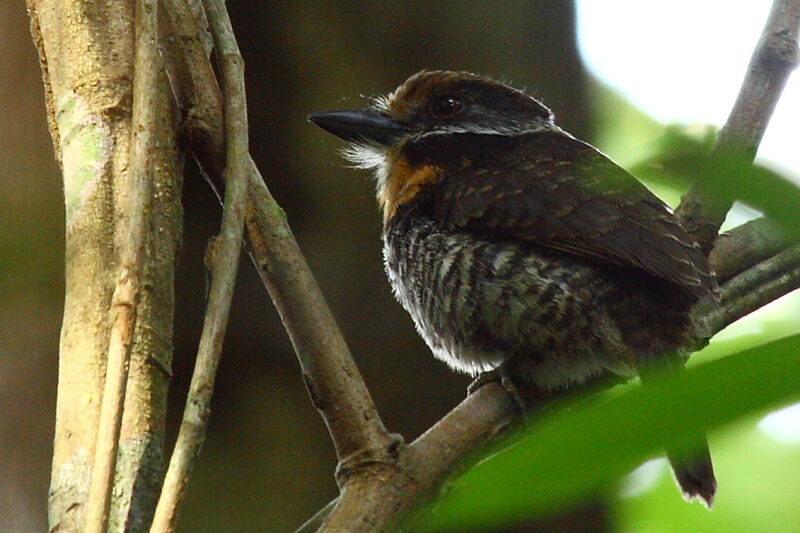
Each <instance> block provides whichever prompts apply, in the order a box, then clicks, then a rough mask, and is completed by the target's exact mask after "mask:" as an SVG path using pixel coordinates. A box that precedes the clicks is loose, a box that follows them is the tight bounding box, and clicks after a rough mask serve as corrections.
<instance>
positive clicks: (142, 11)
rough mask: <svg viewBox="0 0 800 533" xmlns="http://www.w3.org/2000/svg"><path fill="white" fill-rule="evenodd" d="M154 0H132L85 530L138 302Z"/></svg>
mask: <svg viewBox="0 0 800 533" xmlns="http://www.w3.org/2000/svg"><path fill="white" fill-rule="evenodd" d="M157 5H158V2H157V0H137V2H136V18H135V28H136V45H135V46H136V55H135V63H134V77H133V118H132V125H131V155H130V162H131V163H130V165H131V167H130V171H129V172H128V174H127V179H124V181H123V183H121V187H120V188H121V190H123V191H124V194H123V198H124V200H123V201H124V202H125V204H126V205H125V209H124V211H123V212H124V213H126V214H127V216H126V217H124V218H123V219H122V220H121V222H120V224H121V226H122V227H121V231H120V236H121V238H120V240H119V246H120V268H119V276H118V278H117V283H116V287H115V289H114V294H113V296H112V300H111V309H110V314H111V332H110V336H109V342H108V352H107V353H108V359H107V364H106V378H105V386H104V389H103V400H102V404H101V408H100V420H99V423H98V428H97V441H96V444H95V450H94V452H95V453H94V463H93V466H92V479H91V484H90V488H89V499H88V503H87V509H86V524H85V531H87V532H91V533H100V532H102V531H104V530H105V525H106V521H107V519H108V509H109V505H110V502H111V495H112V492H113V480H114V469H115V466H116V460H117V448H118V444H119V434H120V427H121V426H122V411H123V405H124V402H125V387H126V384H127V380H128V362H129V359H130V353H131V346H132V339H133V331H134V326H135V323H136V314H137V308H138V305H139V295H140V293H139V288H140V287H139V285H140V283H139V282H140V277H141V275H142V269H143V262H144V258H145V235H146V233H147V227H148V217H149V206H150V191H151V189H152V179H153V176H152V162H151V151H152V147H153V143H154V142H155V139H154V136H153V130H154V129H155V120H156V111H157V105H156V89H157V84H158V72H159V70H160V60H159V56H158V50H157V48H156V35H157V16H158V14H157Z"/></svg>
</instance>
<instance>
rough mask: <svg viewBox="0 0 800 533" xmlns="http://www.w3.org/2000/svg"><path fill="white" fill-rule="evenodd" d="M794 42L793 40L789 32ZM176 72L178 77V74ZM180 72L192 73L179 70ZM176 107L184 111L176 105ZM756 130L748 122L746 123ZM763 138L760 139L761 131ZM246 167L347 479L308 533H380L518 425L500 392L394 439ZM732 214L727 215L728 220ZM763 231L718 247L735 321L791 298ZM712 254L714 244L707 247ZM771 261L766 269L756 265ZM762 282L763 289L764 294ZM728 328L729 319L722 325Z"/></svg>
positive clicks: (184, 89) (262, 269)
mask: <svg viewBox="0 0 800 533" xmlns="http://www.w3.org/2000/svg"><path fill="white" fill-rule="evenodd" d="M174 1H180V0H174ZM779 5H785V6H789V7H787V8H786V9H788V10H789V11H791V9H794V8H793V7H791V6H795V5H797V2H794V3H787V2H780V1H778V2H776V6H779ZM776 9H779V7H775V8H774V9H773V15H771V17H770V21H771V22H770V23H769V24H768V25H767V29H766V30H765V35H767V36H769V35H773V33H774V31H773V30H774V27H773V26H774V24H773V25H771V24H772V22H774V19H775V18H779V17H777V16H776V15H774V13H775V12H776ZM791 12H794V11H791ZM790 19H791V17H790ZM792 20H794V19H792ZM795 22H797V21H796V20H795ZM795 27H796V26H795ZM792 31H794V30H792ZM788 34H789V35H791V34H792V33H791V31H790V32H789V33H788ZM794 34H796V31H794ZM198 42H199V40H197V39H195V40H189V41H188V44H187V47H189V48H191V49H192V50H194V52H192V53H193V54H194V57H202V52H200V51H199V49H197V47H198V46H199V45H198V44H197V43H198ZM765 42H770V39H767V38H765V39H762V43H761V45H760V46H759V50H761V49H763V48H764V47H765V46H766V45H765V44H764V43H765ZM795 42H796V41H795ZM192 43H194V44H192ZM770 46H772V45H770ZM184 53H186V52H184ZM760 54H761V52H757V53H756V56H757V57H761V55H760ZM754 61H755V59H754ZM187 63H188V62H187ZM757 63H758V65H762V63H763V62H762V61H761V60H759V61H758V62H757ZM764 64H765V65H766V66H767V68H766V70H767V71H769V72H766V73H756V74H758V75H756V74H753V75H751V76H748V79H747V80H745V84H744V86H743V88H742V93H741V96H740V101H739V102H738V103H737V106H736V108H735V109H734V111H733V112H732V117H731V119H729V121H728V125H726V128H727V130H729V131H730V133H726V134H724V135H721V140H720V143H719V144H720V146H721V147H720V148H719V150H722V148H727V145H728V144H729V143H731V142H732V141H726V140H725V139H726V138H737V139H739V137H736V136H731V135H732V134H733V133H732V132H738V131H740V127H741V126H740V124H741V120H742V119H741V118H738V117H735V116H734V115H737V114H740V113H742V112H743V111H742V109H751V108H754V109H757V111H756V114H757V115H758V117H759V121H758V122H759V123H761V124H763V125H765V124H766V121H767V120H768V118H769V115H770V114H771V112H772V108H773V107H774V101H773V104H772V105H771V106H755V107H753V105H754V104H753V101H754V100H752V99H756V100H758V101H761V99H763V95H760V94H758V93H757V91H753V90H751V86H752V85H753V84H755V83H756V82H757V80H761V79H764V78H763V76H768V77H769V79H774V74H773V73H772V70H780V69H783V70H786V74H784V75H783V79H784V81H785V77H786V75H788V67H786V66H785V65H777V67H776V65H775V64H774V62H773V63H769V62H767V63H764ZM762 66H763V65H762ZM172 67H173V68H175V65H174V64H173V65H172ZM181 68H191V67H180V66H178V67H177V70H180V69H181ZM759 68H760V67H759ZM170 78H171V80H172V82H173V90H174V91H175V93H176V95H181V94H183V95H186V94H198V93H204V92H208V93H213V92H214V90H215V89H214V87H212V85H214V84H213V79H212V78H211V77H210V76H185V75H183V76H182V75H177V76H175V75H171V76H170ZM754 80H756V81H754ZM768 92H769V94H771V95H772V96H771V98H772V99H773V100H775V99H776V98H777V95H778V94H779V93H780V87H777V88H776V86H775V85H770V86H769V91H768ZM178 100H179V102H180V101H181V97H180V96H178ZM184 100H189V99H187V98H184ZM194 118H197V117H194ZM753 120H754V119H753V117H750V118H748V119H746V122H752V121H753ZM212 123H213V121H204V120H202V117H201V120H198V121H197V124H199V125H200V127H199V128H198V132H199V133H198V134H199V136H200V138H203V137H204V136H205V137H207V138H212V137H213V135H214V133H215V132H213V131H210V130H208V128H209V127H210V128H212V129H213V126H208V124H212ZM204 128H206V129H204ZM760 131H761V133H763V126H762V129H761V130H760ZM761 133H758V135H757V138H754V139H753V143H752V147H755V146H757V144H758V141H759V140H760V135H761ZM748 135H749V134H748ZM737 142H738V141H737ZM193 147H194V150H195V152H196V153H197V152H198V145H197V144H193ZM198 155H201V154H198ZM206 155H207V157H206V158H205V159H203V160H201V163H202V165H203V167H204V168H205V170H206V171H207V172H209V174H211V175H214V176H218V171H217V170H216V169H217V167H218V165H216V164H214V161H215V160H216V161H219V160H220V158H221V154H219V153H216V152H214V151H212V152H211V153H210V154H206ZM249 164H250V168H249V171H250V183H249V191H248V193H249V199H248V205H247V215H246V224H247V228H248V237H249V240H250V244H251V256H252V257H253V259H254V262H255V264H256V266H257V268H258V271H259V274H260V275H261V277H262V280H263V281H264V284H265V286H266V287H267V289H268V290H269V292H270V295H271V297H272V299H273V302H274V303H275V305H276V307H277V308H278V311H279V313H280V315H281V318H282V320H283V322H284V324H285V326H286V328H287V331H288V333H289V335H290V337H291V339H292V342H293V344H294V347H295V350H296V351H297V354H298V358H299V360H300V363H301V366H302V369H303V375H304V379H305V381H306V384H307V386H308V388H309V392H310V395H311V398H312V401H313V402H314V404H315V406H316V407H317V408H318V409H319V411H320V412H321V414H322V416H323V418H324V419H325V421H326V423H327V425H328V429H329V432H330V434H331V437H332V439H333V441H334V444H335V446H336V450H337V455H338V458H339V462H340V465H339V472H340V474H343V475H340V476H339V481H340V485H341V488H342V492H341V494H340V496H339V498H338V499H337V500H336V502H335V503H333V504H332V505H329V506H328V507H326V509H329V510H330V513H329V514H328V515H327V516H324V515H325V513H320V515H318V516H317V518H316V520H315V521H314V522H312V523H311V525H313V527H317V526H320V529H319V530H320V531H341V530H343V529H347V530H348V531H375V530H380V529H383V528H386V527H388V526H389V525H390V524H391V523H392V522H393V521H394V520H396V518H397V516H398V515H399V514H401V513H403V512H405V511H408V510H410V509H412V508H413V507H414V505H416V504H417V503H418V502H420V501H421V500H422V499H424V498H425V497H428V496H429V495H430V494H432V493H433V492H434V491H435V490H436V489H437V488H438V487H440V486H441V485H442V483H443V482H444V481H445V480H446V479H447V478H448V477H449V476H451V475H452V474H453V472H454V471H455V470H456V469H457V468H458V467H459V465H461V464H463V460H464V458H465V457H466V456H468V455H469V454H470V453H473V452H474V451H475V450H476V449H477V448H479V447H480V446H482V445H484V444H485V443H487V442H489V441H490V440H491V439H492V438H493V437H494V436H495V435H496V434H497V433H498V432H500V431H501V430H502V429H503V428H505V427H506V426H508V425H509V424H511V423H513V422H514V421H515V420H516V418H517V414H516V413H515V411H514V409H513V406H512V404H511V402H510V401H509V399H508V397H507V394H506V393H505V392H504V391H503V390H502V388H501V387H499V386H497V385H496V384H489V385H487V386H485V387H482V388H481V389H479V390H478V391H477V392H476V393H475V394H473V395H471V396H469V397H468V398H466V399H465V400H464V401H463V402H462V403H461V404H459V405H458V406H456V407H455V408H454V409H453V410H452V411H451V412H450V413H449V414H448V415H447V416H446V417H445V418H443V419H442V420H441V421H439V422H438V423H437V424H436V425H434V426H433V427H432V428H431V429H430V430H428V431H427V432H426V433H425V434H424V435H422V436H421V437H419V438H418V439H417V440H416V441H415V442H413V443H412V444H410V445H408V446H404V445H402V443H401V442H400V441H398V440H397V439H396V438H394V437H392V436H391V435H389V434H388V432H386V430H385V429H384V427H383V424H382V423H381V421H380V418H379V417H378V414H377V412H376V410H375V407H374V405H373V403H372V400H371V398H370V396H369V393H368V391H367V389H366V386H365V385H364V383H363V380H362V379H361V376H360V374H359V373H358V370H357V369H356V367H355V365H354V363H353V361H352V358H351V357H350V355H349V352H348V351H347V347H346V345H345V343H344V340H343V339H342V337H341V334H340V333H339V331H338V329H337V327H336V325H335V323H334V322H333V319H332V317H331V315H330V312H329V310H328V308H327V306H326V305H325V302H324V299H323V297H322V295H321V293H320V291H319V289H318V287H317V285H316V282H315V281H314V279H313V277H312V276H311V274H310V272H309V270H308V267H307V265H306V263H305V261H304V259H303V257H302V255H301V254H300V252H299V250H298V248H297V244H296V242H295V241H294V238H293V237H292V234H291V231H290V229H289V227H288V224H287V223H286V219H285V215H284V213H283V211H282V210H281V209H280V207H278V206H277V204H276V203H275V202H274V200H273V199H272V197H271V196H270V194H269V191H268V189H267V188H266V186H265V185H264V183H263V180H262V179H261V176H260V175H259V174H258V170H257V169H256V167H255V165H254V164H252V162H250V163H249ZM697 194H699V193H696V192H695V193H689V195H687V197H686V199H685V200H684V207H683V208H682V210H681V211H680V213H681V214H682V216H685V217H687V218H689V219H692V218H693V217H694V219H696V220H700V218H701V217H702V216H705V215H703V214H700V215H694V214H693V213H694V211H693V208H694V207H693V206H694V205H695V204H696V205H697V206H700V204H701V203H702V202H703V200H702V199H701V200H697V198H695V197H696V195H697ZM727 209H728V208H727V207H725V208H724V209H723V211H727ZM723 215H724V212H723ZM767 225H768V223H762V222H754V223H752V224H748V225H745V226H743V227H742V228H737V230H734V231H733V232H731V234H730V236H729V237H725V238H723V239H720V241H719V250H720V252H719V253H715V254H713V255H712V258H711V259H712V263H713V264H714V265H715V266H716V268H717V269H718V270H719V272H720V279H721V281H726V280H728V279H730V281H729V282H728V283H723V288H722V291H723V295H724V296H725V298H726V299H725V300H723V309H725V308H726V307H725V305H728V307H727V309H729V311H728V313H729V314H728V315H727V316H728V317H729V318H731V317H733V316H734V315H737V313H740V312H741V310H743V309H745V306H742V305H739V304H738V303H736V302H737V299H736V298H734V297H733V296H732V295H733V294H756V293H758V292H759V288H760V287H762V286H763V287H770V289H769V291H768V292H769V295H770V297H775V296H776V295H777V293H779V292H781V291H783V292H788V291H789V290H791V288H792V282H785V283H784V282H781V283H782V284H781V285H780V287H775V286H774V285H775V283H773V282H774V281H775V279H776V278H774V277H769V276H767V277H764V276H762V277H760V278H758V279H756V278H757V276H755V275H754V274H753V273H750V269H753V268H755V269H759V271H761V270H764V271H768V270H770V268H772V266H774V265H772V264H770V265H772V266H767V264H768V263H769V261H770V259H769V258H770V257H772V256H773V255H775V254H776V253H778V252H779V251H780V250H783V249H785V248H786V246H787V245H788V240H787V239H785V238H784V237H782V236H780V235H779V234H777V233H773V232H772V231H771V230H765V228H766V226H767ZM717 229H718V225H717V226H716V227H715V228H714V230H713V234H714V235H713V238H712V239H710V241H709V242H710V243H713V241H714V239H715V238H716V231H717ZM695 234H697V232H695ZM710 247H711V244H709V245H708V246H707V248H710ZM726 247H730V248H728V249H737V250H738V249H740V248H741V249H746V250H747V253H741V254H738V253H737V254H728V253H727V252H726V251H725V250H726ZM765 260H766V262H765V263H764V265H758V264H759V263H761V262H764V261H765ZM737 274H739V276H736V275H737ZM776 275H778V274H776ZM742 276H744V277H742ZM748 276H750V277H749V278H748ZM785 277H786V276H784V278H785ZM790 277H791V276H790ZM731 278H732V279H731ZM744 279H752V280H753V281H752V283H753V284H754V285H752V286H750V287H749V288H747V283H745V282H743V280H744ZM781 279H783V278H781ZM764 282H766V285H762V284H763V283H764ZM750 301H751V302H753V301H755V300H752V299H751V300H750ZM759 301H760V300H759ZM748 305H753V304H752V303H750V304H748ZM735 309H739V310H740V311H735ZM725 320H728V318H725V319H722V320H721V321H720V322H719V323H720V324H722V323H723V322H724V321H725ZM320 524H321V525H320ZM311 525H309V527H311ZM304 530H305V529H304Z"/></svg>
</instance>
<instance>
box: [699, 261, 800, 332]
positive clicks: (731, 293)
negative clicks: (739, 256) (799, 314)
mask: <svg viewBox="0 0 800 533" xmlns="http://www.w3.org/2000/svg"><path fill="white" fill-rule="evenodd" d="M798 286H800V246H794V247H792V248H789V249H788V250H784V251H783V252H780V253H779V254H777V255H775V256H773V257H771V258H769V259H767V260H766V261H763V262H761V263H759V264H757V265H755V266H753V267H752V268H750V269H748V270H745V271H744V272H742V273H740V274H738V275H736V276H734V277H733V278H731V279H730V281H728V282H727V283H725V284H724V285H723V286H722V287H721V289H720V293H721V301H720V304H719V306H717V307H716V308H714V309H709V310H706V311H705V313H704V316H702V317H701V318H699V319H698V320H697V323H698V326H699V329H700V331H701V332H702V335H703V336H704V337H706V338H708V337H710V336H712V335H714V334H716V333H717V332H719V331H720V330H722V329H723V328H725V327H726V326H728V325H729V324H732V323H733V322H736V321H737V320H739V319H740V318H742V317H744V316H746V315H748V314H750V313H752V312H753V311H755V310H756V309H759V308H761V307H763V306H765V305H766V304H768V303H770V302H771V301H773V300H775V299H776V298H779V297H781V296H783V295H784V294H788V293H789V292H791V291H793V290H795V289H797V288H798Z"/></svg>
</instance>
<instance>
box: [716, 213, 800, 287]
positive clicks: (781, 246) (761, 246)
mask: <svg viewBox="0 0 800 533" xmlns="http://www.w3.org/2000/svg"><path fill="white" fill-rule="evenodd" d="M793 242H794V241H793V239H792V238H791V236H790V235H789V234H787V232H786V231H785V230H784V229H783V228H782V227H781V226H780V224H778V223H776V222H774V221H773V220H771V219H769V218H757V219H755V220H751V221H749V222H745V223H744V224H742V225H741V226H737V227H736V228H734V229H732V230H731V231H729V232H727V233H723V234H721V235H720V236H719V238H718V239H717V243H716V244H715V245H714V249H713V250H712V251H711V255H710V256H709V258H708V259H709V262H710V263H711V266H712V268H713V269H714V271H715V272H716V273H717V279H718V280H719V282H720V283H723V282H725V281H728V280H729V279H730V278H732V277H733V276H735V275H736V274H739V273H740V272H744V271H745V270H747V269H748V268H751V267H753V266H755V265H757V264H758V263H760V262H762V261H764V260H766V259H769V258H770V257H772V256H773V255H775V254H777V253H779V252H781V251H783V250H785V249H786V248H787V247H789V246H790V245H791V244H793Z"/></svg>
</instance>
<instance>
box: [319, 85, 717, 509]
mask: <svg viewBox="0 0 800 533" xmlns="http://www.w3.org/2000/svg"><path fill="white" fill-rule="evenodd" d="M309 119H310V120H311V121H312V122H314V123H315V124H317V125H318V126H320V127H321V128H323V129H324V130H326V131H328V132H330V133H332V134H334V135H336V136H338V137H340V138H342V139H344V140H345V141H348V146H347V147H346V148H345V155H346V156H347V157H348V158H349V159H350V160H351V161H352V162H353V163H354V164H355V166H357V167H360V168H364V169H370V170H372V171H374V174H375V177H376V181H377V197H378V202H379V203H380V206H381V209H382V211H383V224H384V225H383V243H384V245H383V254H384V262H385V268H386V273H387V275H388V278H389V281H390V283H391V286H392V289H393V291H394V294H395V296H396V297H397V300H398V301H399V302H400V303H401V304H402V306H403V307H404V308H405V309H406V310H407V311H408V312H409V313H410V314H411V317H412V318H413V321H414V324H415V325H416V328H417V331H418V332H419V333H420V335H421V336H422V337H423V338H424V340H425V342H426V343H427V344H428V346H429V347H430V349H431V351H432V352H433V354H434V355H435V356H436V357H437V358H438V359H441V360H442V361H444V362H446V363H447V364H448V365H450V366H451V367H452V368H453V369H455V370H458V371H461V372H466V373H468V374H471V375H478V374H480V373H483V372H487V371H492V370H495V369H498V368H503V369H504V370H505V371H507V372H509V373H510V374H511V375H513V376H514V378H515V379H519V380H522V382H524V383H528V384H530V385H532V386H535V387H537V388H539V389H543V390H560V389H566V388H569V387H570V386H574V385H577V384H580V383H583V382H585V381H587V380H589V379H592V378H595V377H598V376H603V375H606V374H608V375H618V376H624V377H633V376H636V375H645V376H647V375H648V374H650V373H651V369H655V368H665V369H668V370H671V371H673V372H678V371H680V370H681V369H682V368H683V363H684V359H685V356H684V355H681V354H680V353H677V351H678V349H679V347H681V346H683V345H684V344H685V343H686V341H687V340H688V335H689V333H688V327H689V318H688V312H689V309H690V307H691V306H692V305H693V304H695V303H696V302H697V301H699V300H701V299H713V298H715V297H716V295H717V293H718V288H717V284H716V281H715V277H714V274H713V272H712V271H711V268H710V267H709V264H708V261H707V258H706V257H705V256H704V255H703V253H702V252H701V250H700V249H699V247H698V246H697V244H696V243H695V242H694V241H693V239H692V238H691V237H690V236H689V235H688V234H687V233H686V231H685V230H684V229H683V228H682V227H681V226H680V224H679V223H678V221H677V220H676V219H675V217H674V216H673V215H672V213H671V211H670V209H669V208H668V207H667V206H666V205H665V204H664V203H663V202H662V201H661V200H659V199H658V198H657V197H656V196H655V195H653V194H652V193H651V192H650V191H649V190H648V189H647V188H646V187H644V186H643V185H642V184H641V183H640V182H639V181H637V180H636V179H635V178H634V177H633V176H631V175H630V174H629V173H628V172H626V171H625V170H624V169H622V168H620V167H619V166H617V165H616V164H614V163H613V162H612V161H611V160H610V159H609V158H608V157H606V156H605V155H603V154H602V153H600V152H599V151H598V150H597V149H595V148H594V147H592V146H591V145H589V144H587V143H585V142H583V141H581V140H579V139H576V138H575V137H573V136H572V135H570V134H569V133H567V132H565V131H564V130H562V129H561V128H560V127H558V126H557V125H556V124H555V122H554V117H553V114H552V112H551V111H550V110H549V109H548V108H547V107H545V106H544V105H543V104H542V103H541V102H539V101H537V100H536V99H534V98H533V97H531V96H529V95H528V94H526V93H525V92H523V91H520V90H518V89H515V88H513V87H511V86H509V85H506V84H503V83H499V82H497V81H494V80H491V79H489V78H486V77H483V76H478V75H475V74H471V73H466V72H448V71H422V72H419V73H417V74H415V75H414V76H412V77H410V78H409V79H408V80H406V82H405V83H403V84H402V85H401V86H400V87H399V88H398V89H397V90H395V91H394V92H393V93H391V94H390V95H389V96H387V97H382V98H378V99H375V101H374V102H373V103H372V104H371V105H370V106H369V107H368V108H366V109H360V110H342V111H330V112H325V113H317V114H313V115H311V116H310V117H309ZM696 440H697V441H698V442H697V446H696V450H695V451H694V452H693V453H692V454H691V455H686V454H684V455H680V454H674V453H669V452H668V456H669V458H670V461H671V462H672V465H673V470H674V472H675V476H676V479H677V481H678V483H679V485H680V487H681V489H682V491H683V492H684V494H685V495H686V496H687V497H688V498H700V499H702V500H703V501H704V502H705V503H707V504H708V505H710V504H711V503H712V501H713V498H714V494H715V492H716V481H715V479H714V473H713V468H712V465H711V458H710V455H709V452H708V446H707V444H706V441H705V437H698V438H697V439H696Z"/></svg>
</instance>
